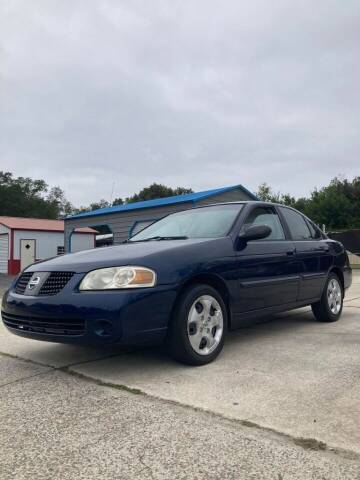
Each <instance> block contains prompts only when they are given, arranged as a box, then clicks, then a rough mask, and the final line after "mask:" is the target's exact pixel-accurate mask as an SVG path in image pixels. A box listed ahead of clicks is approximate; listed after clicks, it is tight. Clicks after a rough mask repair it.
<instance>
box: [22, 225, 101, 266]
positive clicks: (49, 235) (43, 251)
mask: <svg viewBox="0 0 360 480" xmlns="http://www.w3.org/2000/svg"><path fill="white" fill-rule="evenodd" d="M73 238H74V240H73V241H74V245H75V251H80V250H87V249H89V248H94V235H93V234H92V233H89V234H85V233H74V234H73ZM20 239H26V240H30V239H34V240H36V260H45V259H47V258H50V257H54V256H56V255H57V247H63V246H64V233H63V232H37V231H32V230H31V231H30V230H15V231H14V260H20Z"/></svg>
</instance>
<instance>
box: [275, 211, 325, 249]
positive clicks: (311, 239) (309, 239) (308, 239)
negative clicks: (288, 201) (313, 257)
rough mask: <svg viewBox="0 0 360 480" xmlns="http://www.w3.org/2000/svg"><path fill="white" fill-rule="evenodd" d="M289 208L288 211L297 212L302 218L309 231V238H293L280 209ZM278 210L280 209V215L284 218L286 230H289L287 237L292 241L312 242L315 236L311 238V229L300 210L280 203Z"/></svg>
mask: <svg viewBox="0 0 360 480" xmlns="http://www.w3.org/2000/svg"><path fill="white" fill-rule="evenodd" d="M285 209H287V210H290V211H294V212H295V213H297V214H298V215H299V216H300V217H301V218H302V219H303V220H304V223H305V225H306V228H307V229H308V232H309V235H310V236H309V238H293V236H292V233H291V229H290V227H289V225H288V223H287V220H286V218H285V215H284V214H283V212H282V210H285ZM279 210H280V215H281V217H282V218H283V219H284V222H285V223H286V226H287V230H288V232H289V238H290V239H291V240H292V241H293V242H309V241H310V242H312V241H314V240H317V239H316V238H312V235H311V230H310V227H309V223H308V219H307V218H306V217H305V215H303V214H302V213H301V212H299V211H298V210H295V208H291V207H288V206H286V205H281V206H280V207H279Z"/></svg>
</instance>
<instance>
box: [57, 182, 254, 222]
mask: <svg viewBox="0 0 360 480" xmlns="http://www.w3.org/2000/svg"><path fill="white" fill-rule="evenodd" d="M237 188H240V189H241V190H242V191H243V192H244V193H246V194H247V195H249V197H250V199H253V200H258V198H257V197H256V196H255V195H254V194H253V193H251V192H250V191H249V190H247V189H246V188H245V187H243V186H242V185H233V186H231V187H222V188H215V189H213V190H205V191H204V192H196V193H186V194H184V195H175V196H173V197H164V198H156V199H154V200H146V201H144V202H134V203H127V204H126V205H115V206H114V207H106V208H99V209H97V210H92V211H91V212H84V213H78V214H77V215H72V216H71V217H67V219H66V220H70V219H73V218H82V217H95V216H98V215H106V214H109V213H118V212H127V211H131V210H140V209H143V208H154V207H164V206H166V205H174V204H177V203H186V202H193V203H196V202H198V201H200V200H204V199H206V198H210V197H213V196H214V195H218V194H219V193H225V192H230V191H231V190H236V189H237Z"/></svg>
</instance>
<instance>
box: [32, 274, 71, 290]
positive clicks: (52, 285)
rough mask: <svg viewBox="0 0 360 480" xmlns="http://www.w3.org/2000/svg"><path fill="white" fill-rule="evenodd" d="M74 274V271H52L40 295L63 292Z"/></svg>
mask: <svg viewBox="0 0 360 480" xmlns="http://www.w3.org/2000/svg"><path fill="white" fill-rule="evenodd" d="M73 275H74V273H73V272H51V274H50V275H49V277H48V278H47V279H46V281H45V283H44V285H43V286H42V287H41V289H40V291H39V293H38V295H56V294H57V293H59V292H61V290H62V289H63V288H64V287H65V285H66V284H67V283H68V281H69V280H70V279H71V278H72V277H73Z"/></svg>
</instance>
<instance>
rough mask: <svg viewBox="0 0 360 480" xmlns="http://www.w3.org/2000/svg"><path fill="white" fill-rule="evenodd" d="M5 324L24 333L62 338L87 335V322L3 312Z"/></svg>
mask: <svg viewBox="0 0 360 480" xmlns="http://www.w3.org/2000/svg"><path fill="white" fill-rule="evenodd" d="M1 315H2V319H3V322H4V324H5V325H6V326H7V327H9V328H13V329H16V330H19V331H22V332H34V333H46V334H52V335H61V336H73V337H74V336H81V335H84V334H85V320H79V319H65V318H52V317H46V318H43V317H32V316H26V317H25V316H20V315H12V314H9V313H5V312H2V314H1Z"/></svg>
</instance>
